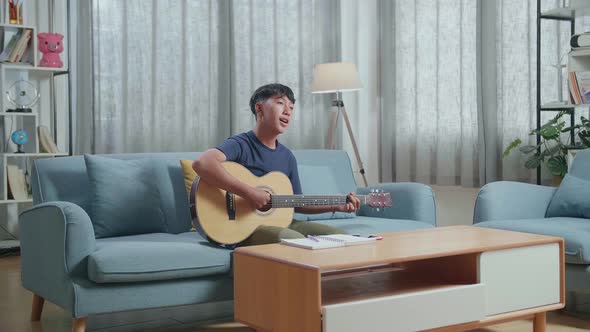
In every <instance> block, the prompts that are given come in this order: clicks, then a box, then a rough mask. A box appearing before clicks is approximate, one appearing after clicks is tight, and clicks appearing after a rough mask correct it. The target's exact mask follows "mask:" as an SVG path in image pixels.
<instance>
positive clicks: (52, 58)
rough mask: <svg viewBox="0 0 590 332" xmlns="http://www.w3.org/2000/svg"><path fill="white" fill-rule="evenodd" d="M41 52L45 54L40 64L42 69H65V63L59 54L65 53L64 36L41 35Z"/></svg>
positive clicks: (39, 37) (38, 36) (39, 35)
mask: <svg viewBox="0 0 590 332" xmlns="http://www.w3.org/2000/svg"><path fill="white" fill-rule="evenodd" d="M37 38H38V39H39V51H40V52H41V53H43V58H41V61H40V62H39V66H41V67H54V68H61V67H63V62H61V59H60V58H59V54H60V53H61V52H63V50H64V46H63V42H62V41H63V39H64V36H63V35H62V34H59V33H39V34H37Z"/></svg>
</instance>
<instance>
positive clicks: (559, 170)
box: [502, 111, 590, 183]
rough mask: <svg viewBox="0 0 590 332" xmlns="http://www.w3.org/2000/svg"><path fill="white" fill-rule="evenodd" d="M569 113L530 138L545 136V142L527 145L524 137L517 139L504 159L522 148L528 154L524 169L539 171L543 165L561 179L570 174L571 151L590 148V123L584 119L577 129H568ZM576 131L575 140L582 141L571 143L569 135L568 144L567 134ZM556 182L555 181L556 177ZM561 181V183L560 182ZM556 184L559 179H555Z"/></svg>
mask: <svg viewBox="0 0 590 332" xmlns="http://www.w3.org/2000/svg"><path fill="white" fill-rule="evenodd" d="M565 114H569V112H568V111H561V112H559V113H558V114H557V115H556V116H555V117H554V118H553V119H551V120H549V121H548V122H547V123H545V124H544V125H543V126H541V128H539V129H535V130H533V131H531V132H530V133H529V135H539V136H541V142H540V143H539V144H538V145H524V146H520V145H521V144H522V141H521V140H520V138H517V139H515V140H514V141H512V143H510V145H508V147H507V148H506V150H505V151H504V153H503V154H502V157H503V158H504V157H506V156H508V155H509V154H510V152H511V151H512V150H513V149H514V148H516V147H519V146H520V147H519V149H518V150H519V151H520V152H521V153H523V154H526V155H528V156H529V157H528V159H527V160H526V162H525V163H524V166H525V167H526V168H528V169H535V168H537V167H539V166H540V165H541V164H542V163H545V165H546V166H547V169H548V170H549V172H550V173H551V174H552V175H553V176H554V177H558V179H559V180H560V179H561V178H563V177H564V176H565V174H566V173H567V151H568V150H570V149H585V148H588V147H590V121H589V120H588V119H586V118H584V117H582V120H581V123H580V124H577V125H575V126H573V127H566V122H565V120H564V119H563V116H564V115H565ZM572 130H573V131H574V137H578V138H579V142H576V141H574V142H570V141H569V140H570V135H567V137H568V138H567V141H565V142H564V137H563V136H565V135H562V134H563V133H569V132H570V131H572ZM554 179H555V178H554ZM559 180H557V182H559ZM554 183H555V180H554Z"/></svg>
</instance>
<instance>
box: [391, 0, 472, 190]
mask: <svg viewBox="0 0 590 332" xmlns="http://www.w3.org/2000/svg"><path fill="white" fill-rule="evenodd" d="M381 19H382V21H381V24H382V27H381V29H382V53H381V55H382V62H381V65H382V68H383V71H382V72H383V74H382V77H381V82H382V83H381V88H382V99H383V103H382V122H381V123H382V130H381V154H382V162H381V165H382V180H384V181H396V182H402V181H417V182H423V183H431V184H435V183H436V184H443V185H464V186H473V185H478V184H479V157H478V146H479V139H478V108H477V105H478V100H477V96H478V94H477V86H478V84H477V80H478V73H477V70H476V68H477V60H476V51H477V2H476V1H472V0H441V1H432V0H418V1H414V0H398V1H394V2H391V1H387V0H384V1H382V2H381Z"/></svg>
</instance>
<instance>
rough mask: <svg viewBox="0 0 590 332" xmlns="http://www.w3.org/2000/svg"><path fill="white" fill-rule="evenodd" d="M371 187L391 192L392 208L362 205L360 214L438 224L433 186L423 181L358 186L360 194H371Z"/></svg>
mask: <svg viewBox="0 0 590 332" xmlns="http://www.w3.org/2000/svg"><path fill="white" fill-rule="evenodd" d="M371 189H378V190H383V191H385V192H388V193H391V198H392V200H393V204H392V207H391V208H387V209H384V210H383V209H379V211H377V210H376V209H374V208H371V207H369V206H362V207H361V209H360V210H359V211H358V215H359V216H367V217H378V218H389V219H407V220H416V221H421V222H425V223H429V224H432V225H433V226H436V204H435V200H434V193H433V192H432V188H430V187H429V186H427V185H424V184H421V183H381V184H377V185H374V186H370V187H361V188H358V191H357V192H358V194H369V193H370V192H371Z"/></svg>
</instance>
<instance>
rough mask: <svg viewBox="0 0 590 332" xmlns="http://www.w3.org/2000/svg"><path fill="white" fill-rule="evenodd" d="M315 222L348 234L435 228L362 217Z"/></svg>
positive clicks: (426, 225)
mask: <svg viewBox="0 0 590 332" xmlns="http://www.w3.org/2000/svg"><path fill="white" fill-rule="evenodd" d="M315 222H317V223H320V224H324V225H330V226H334V227H336V228H340V229H341V230H343V231H345V232H346V233H348V234H374V233H385V232H399V231H408V230H414V229H422V228H433V227H434V226H433V225H432V224H429V223H425V222H421V221H414V220H405V219H385V218H374V217H360V216H359V217H355V218H349V219H331V220H318V221H315Z"/></svg>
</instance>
